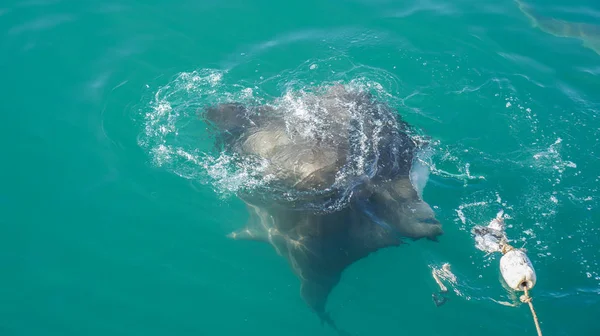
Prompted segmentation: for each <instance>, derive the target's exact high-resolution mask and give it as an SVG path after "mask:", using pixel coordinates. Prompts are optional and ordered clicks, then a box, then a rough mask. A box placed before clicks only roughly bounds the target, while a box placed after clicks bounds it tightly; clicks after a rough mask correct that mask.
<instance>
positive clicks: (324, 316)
mask: <svg viewBox="0 0 600 336" xmlns="http://www.w3.org/2000/svg"><path fill="white" fill-rule="evenodd" d="M317 315H318V316H319V318H320V319H321V324H322V325H325V324H327V325H328V326H330V327H331V328H332V329H333V330H335V331H336V332H337V333H338V335H340V336H351V335H352V334H351V333H349V332H347V331H345V330H343V329H340V328H338V327H337V325H336V324H335V322H334V321H333V319H332V318H331V315H330V314H329V313H327V312H319V313H317Z"/></svg>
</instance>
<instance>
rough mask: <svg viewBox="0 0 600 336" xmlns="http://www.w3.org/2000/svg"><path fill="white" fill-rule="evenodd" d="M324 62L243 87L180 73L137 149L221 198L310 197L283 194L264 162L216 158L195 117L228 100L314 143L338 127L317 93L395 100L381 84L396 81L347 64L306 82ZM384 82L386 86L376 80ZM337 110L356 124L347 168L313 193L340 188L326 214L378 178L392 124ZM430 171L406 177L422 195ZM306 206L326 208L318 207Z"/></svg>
mask: <svg viewBox="0 0 600 336" xmlns="http://www.w3.org/2000/svg"><path fill="white" fill-rule="evenodd" d="M334 61H339V60H334ZM327 62H328V60H325V61H321V62H318V61H314V60H313V61H309V62H307V63H306V64H303V65H302V66H300V67H298V68H297V69H294V70H292V71H289V72H288V73H285V74H283V75H279V76H275V77H271V78H267V79H264V78H263V77H262V76H261V77H260V78H259V79H258V80H257V81H255V82H252V83H242V84H240V83H229V82H228V80H229V77H228V72H227V71H221V70H215V69H203V70H198V71H193V72H189V73H181V74H179V75H178V76H177V77H176V78H175V79H174V80H173V81H171V82H170V83H168V84H167V85H165V86H163V87H161V88H159V89H158V90H157V91H156V93H155V94H154V97H153V100H152V101H151V102H150V103H149V105H148V108H147V109H146V110H145V111H144V120H145V129H144V132H143V133H142V135H141V136H140V139H139V144H140V145H141V146H142V147H143V148H145V149H146V150H147V151H148V153H149V154H150V156H151V158H152V161H153V163H154V164H155V165H156V166H158V167H161V168H164V169H166V170H168V171H171V172H173V173H175V174H177V175H179V176H181V177H183V178H186V179H191V180H195V181H199V182H201V183H205V184H210V185H212V186H213V188H214V190H215V191H216V192H217V193H218V194H219V195H220V196H221V197H228V196H231V195H234V194H236V193H238V192H240V191H244V192H252V191H257V190H262V191H269V193H270V194H271V195H279V197H281V198H282V199H285V200H288V201H289V200H301V199H307V197H306V196H307V194H306V192H298V191H296V190H294V189H290V188H289V187H288V188H282V187H281V185H280V184H277V183H276V182H278V181H277V179H276V178H275V175H274V174H272V173H271V172H272V170H270V166H269V162H268V161H266V160H259V159H256V158H252V157H246V156H244V157H241V156H239V155H235V154H232V153H225V152H219V151H218V150H216V149H215V148H214V147H212V142H213V141H212V135H213V134H212V133H211V132H210V131H209V130H208V129H207V125H206V124H204V121H203V120H201V118H200V116H199V114H200V111H201V110H203V109H204V108H205V107H207V106H210V105H216V104H219V103H226V102H231V101H237V102H241V103H246V104H249V105H253V104H254V105H258V104H260V105H269V106H271V107H273V108H274V110H276V111H278V112H277V113H281V114H282V116H283V118H284V121H285V124H286V128H287V133H288V134H290V136H291V138H292V140H293V139H294V138H295V137H297V138H298V139H299V140H307V139H314V138H317V137H319V138H322V140H323V141H332V140H333V139H335V135H333V134H329V133H330V132H331V131H330V130H331V129H332V127H331V126H332V125H333V124H335V123H339V122H343V121H342V120H335V119H331V118H329V115H328V114H327V113H326V110H325V108H326V107H325V106H321V105H320V104H321V102H320V101H319V100H318V99H317V100H315V99H314V94H319V93H324V92H326V91H327V90H328V89H329V88H330V87H332V86H334V85H339V84H343V85H344V86H345V87H346V90H349V91H353V90H356V91H369V92H371V93H372V94H373V95H374V96H375V98H376V99H379V100H382V101H384V102H386V103H388V102H389V103H391V105H394V103H395V102H394V99H393V95H392V94H390V93H389V92H387V91H386V90H384V85H385V86H386V87H389V86H390V85H389V84H390V81H391V82H394V81H396V79H395V78H393V76H391V75H389V74H386V73H382V71H380V70H378V69H373V68H369V67H362V66H358V65H356V64H352V65H351V67H350V69H349V70H347V71H346V72H344V73H343V75H341V76H338V75H335V74H333V75H332V76H330V77H332V79H331V80H330V81H325V82H323V83H321V84H320V85H315V83H314V82H312V81H309V79H310V78H311V77H312V76H313V74H309V72H318V71H320V69H322V68H327V67H328V66H327V65H328V64H327ZM382 79H383V81H384V84H382V83H381V82H379V81H378V80H382ZM273 81H276V83H275V84H276V85H275V86H276V87H277V88H279V90H278V91H279V92H280V94H279V95H277V93H273V94H268V93H267V91H269V88H271V87H272V86H273ZM385 81H387V83H386V82H385ZM337 104H345V105H343V106H341V108H343V109H345V110H347V111H350V118H351V119H352V120H353V123H351V124H352V125H353V126H352V130H351V131H350V133H349V136H350V137H351V139H350V143H351V146H352V148H353V149H352V154H351V158H350V160H349V162H348V163H347V164H346V165H344V166H343V167H342V168H341V169H340V171H339V172H338V174H337V175H336V178H335V183H334V185H332V186H329V187H328V188H326V189H325V190H319V191H313V193H314V192H317V193H322V194H324V195H327V194H329V193H331V192H332V190H339V189H340V188H341V189H342V192H341V194H340V196H339V197H336V198H335V200H333V201H332V203H331V204H327V205H326V206H325V209H324V210H326V211H331V210H335V209H337V208H339V207H342V206H344V205H345V204H346V203H347V201H348V200H349V198H350V196H351V195H352V189H353V185H355V184H356V183H360V180H361V179H362V177H363V176H372V175H373V174H374V173H375V168H374V162H376V161H375V160H376V158H377V156H378V153H377V143H378V142H379V141H380V135H379V133H380V132H381V130H382V128H383V126H384V125H385V124H387V123H391V122H392V120H391V119H390V120H388V119H387V118H390V117H389V116H388V115H386V113H382V112H383V110H382V111H379V112H374V114H373V113H367V114H365V113H363V112H361V111H360V110H358V109H359V107H357V105H356V104H353V103H348V102H343V101H339V102H338V103H337ZM378 108H384V107H378ZM367 129H369V130H370V131H367ZM414 137H415V139H416V141H417V142H422V141H423V138H422V137H420V136H419V135H418V134H415V135H414ZM329 138H331V139H329ZM428 155H429V156H430V155H431V154H428ZM424 159H425V160H426V159H427V155H422V158H421V161H423V160H424ZM428 173H429V170H428V167H427V166H423V165H419V166H418V169H416V170H415V171H414V172H413V173H412V174H411V179H412V180H413V183H415V184H416V185H418V186H417V189H418V190H419V192H422V189H423V188H424V185H425V183H426V182H427V178H428ZM263 194H264V193H263ZM310 197H311V196H309V198H310ZM310 206H314V207H323V204H314V205H310ZM322 210H323V209H322Z"/></svg>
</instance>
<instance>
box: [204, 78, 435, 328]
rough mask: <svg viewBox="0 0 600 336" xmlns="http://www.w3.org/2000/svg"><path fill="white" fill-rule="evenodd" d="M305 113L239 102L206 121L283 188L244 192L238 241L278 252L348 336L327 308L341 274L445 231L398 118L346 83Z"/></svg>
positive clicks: (311, 97)
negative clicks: (245, 215) (244, 215)
mask: <svg viewBox="0 0 600 336" xmlns="http://www.w3.org/2000/svg"><path fill="white" fill-rule="evenodd" d="M301 105H302V106H293V104H291V103H289V102H288V104H287V105H286V101H285V100H283V101H281V102H279V103H278V104H276V105H274V106H270V105H258V106H246V105H244V104H241V103H237V102H232V103H224V104H220V105H216V106H210V107H208V108H206V109H205V110H204V113H203V117H204V119H205V120H206V121H208V122H209V123H210V124H212V125H213V126H214V127H215V129H216V130H217V134H218V136H217V139H218V140H217V143H218V144H219V148H220V149H221V150H223V151H225V152H228V153H235V155H238V156H244V157H253V158H256V159H257V160H261V162H266V168H265V169H264V170H263V171H264V174H265V175H269V176H271V177H272V181H274V182H273V183H272V190H271V191H265V190H263V191H260V192H256V191H254V192H252V191H247V192H240V193H239V194H238V196H239V197H240V198H241V199H242V200H244V201H245V203H246V204H247V208H248V211H249V213H250V219H249V221H248V223H247V225H246V226H245V227H244V228H242V229H240V230H238V231H235V232H232V233H231V234H229V237H231V238H233V239H237V240H250V241H260V242H266V243H269V244H270V245H271V246H273V248H274V249H275V251H277V253H278V254H279V255H281V256H283V257H284V258H286V259H287V260H288V262H289V264H290V266H291V268H292V270H293V272H294V273H295V274H296V276H297V277H298V278H299V279H300V282H301V286H300V287H301V289H300V294H301V296H302V298H303V299H304V301H305V302H306V303H307V305H308V306H309V307H310V308H311V309H312V310H313V311H314V312H315V313H316V314H317V315H318V316H319V317H320V319H321V321H322V322H325V323H327V324H329V325H330V326H332V327H333V328H335V329H336V330H338V331H340V330H339V329H337V327H336V326H335V323H334V321H333V320H332V319H331V317H330V316H329V314H328V313H327V311H326V303H327V298H328V296H329V294H330V292H331V291H332V289H333V288H334V287H335V286H336V284H337V283H338V282H339V281H340V278H341V275H342V272H343V271H344V270H345V269H346V268H347V267H349V266H350V265H352V264H353V263H354V262H356V261H358V260H360V259H361V258H364V257H366V256H367V255H369V254H370V253H373V252H375V251H377V250H379V249H382V248H386V247H392V246H398V245H400V244H402V243H403V239H405V238H408V239H411V240H417V239H421V238H427V239H430V240H434V241H435V240H437V239H436V238H437V237H438V236H439V235H441V234H442V228H441V225H440V223H439V222H438V220H436V218H435V214H434V212H433V210H432V209H431V207H430V206H429V205H428V204H427V203H426V202H424V201H423V200H422V199H421V196H420V190H419V187H415V186H416V184H415V183H413V181H411V172H414V171H415V170H414V169H413V166H415V164H414V161H415V153H416V151H417V150H418V149H419V146H418V144H417V143H416V142H415V141H414V140H412V138H411V137H409V135H408V134H407V131H408V127H409V126H408V125H407V124H406V123H404V122H403V121H402V120H401V119H400V117H399V116H398V115H397V113H396V111H394V110H392V109H390V108H389V107H388V106H387V105H385V104H382V103H378V102H376V101H375V100H374V98H373V97H372V95H371V94H369V93H367V92H365V91H361V90H350V89H347V88H346V87H344V86H341V85H336V86H333V87H330V88H329V89H327V90H324V92H321V93H319V94H306V95H305V96H304V97H303V98H302V104H301ZM273 177H274V178H273ZM413 177H414V174H413ZM413 180H416V179H413Z"/></svg>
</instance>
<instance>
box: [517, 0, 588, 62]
mask: <svg viewBox="0 0 600 336" xmlns="http://www.w3.org/2000/svg"><path fill="white" fill-rule="evenodd" d="M515 2H516V3H517V6H518V7H519V9H520V10H521V12H523V14H525V15H526V16H527V18H529V21H530V22H531V24H532V26H534V27H537V28H539V29H540V30H542V31H543V32H545V33H548V34H551V35H554V36H557V37H567V38H575V39H579V40H581V41H582V42H583V46H584V47H586V48H589V49H591V50H593V51H594V52H596V53H597V54H599V55H600V25H595V24H590V23H583V22H569V21H564V20H558V19H555V18H551V17H547V16H543V15H540V14H539V13H537V12H536V11H535V10H534V9H533V7H531V6H530V5H528V4H526V3H524V2H522V1H520V0H515Z"/></svg>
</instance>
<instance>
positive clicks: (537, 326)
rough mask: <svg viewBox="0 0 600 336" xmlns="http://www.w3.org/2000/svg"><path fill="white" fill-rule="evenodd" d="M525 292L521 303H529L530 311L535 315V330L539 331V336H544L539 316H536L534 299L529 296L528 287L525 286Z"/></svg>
mask: <svg viewBox="0 0 600 336" xmlns="http://www.w3.org/2000/svg"><path fill="white" fill-rule="evenodd" d="M523 290H524V291H525V295H522V296H521V302H523V303H528V304H529V309H531V314H532V315H533V322H534V323H535V329H537V333H538V336H542V329H540V322H539V321H538V318H537V315H536V314H535V310H534V309H533V303H532V302H531V301H532V299H531V297H530V296H529V291H528V290H527V286H525V285H524V286H523Z"/></svg>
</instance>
